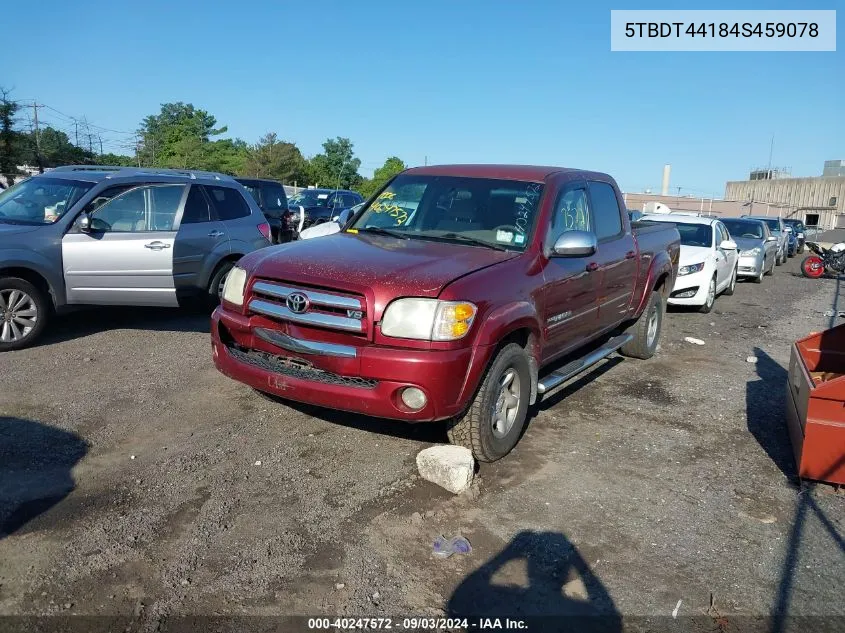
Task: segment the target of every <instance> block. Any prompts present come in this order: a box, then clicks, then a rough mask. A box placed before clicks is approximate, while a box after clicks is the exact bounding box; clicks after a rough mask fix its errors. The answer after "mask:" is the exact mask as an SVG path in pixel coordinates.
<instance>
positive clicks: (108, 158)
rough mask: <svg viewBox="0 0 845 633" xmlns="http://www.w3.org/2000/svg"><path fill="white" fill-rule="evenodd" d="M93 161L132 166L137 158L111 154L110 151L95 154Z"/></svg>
mask: <svg viewBox="0 0 845 633" xmlns="http://www.w3.org/2000/svg"><path fill="white" fill-rule="evenodd" d="M94 162H95V163H96V164H97V165H113V166H117V167H134V166H137V165H138V160H137V159H136V158H133V157H132V156H124V155H123V154H112V153H111V152H109V153H106V154H100V155H99V156H95V157H94Z"/></svg>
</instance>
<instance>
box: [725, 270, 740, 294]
mask: <svg viewBox="0 0 845 633" xmlns="http://www.w3.org/2000/svg"><path fill="white" fill-rule="evenodd" d="M738 272H739V269H738V268H734V271H733V275H731V281H730V283H729V284H728V287H727V288H725V289H724V290H723V291H722V294H723V295H725V296H727V297H730V296H731V295H732V294H733V293H734V290H736V276H737V273H738Z"/></svg>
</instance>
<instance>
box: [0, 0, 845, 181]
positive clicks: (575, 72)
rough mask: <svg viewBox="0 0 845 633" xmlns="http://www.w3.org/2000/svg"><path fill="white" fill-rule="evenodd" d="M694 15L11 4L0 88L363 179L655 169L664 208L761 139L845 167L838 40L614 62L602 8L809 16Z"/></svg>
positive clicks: (50, 117) (493, 0)
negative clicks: (212, 126) (335, 167)
mask: <svg viewBox="0 0 845 633" xmlns="http://www.w3.org/2000/svg"><path fill="white" fill-rule="evenodd" d="M705 4H706V6H702V4H697V5H696V4H691V3H684V2H674V3H666V2H649V3H647V4H639V3H631V2H622V1H619V2H614V3H613V4H612V5H610V4H604V3H602V2H601V1H594V2H589V3H566V2H563V1H562V0H559V1H543V2H541V1H539V0H533V1H532V0H526V1H525V2H513V1H511V2H503V1H500V0H487V1H476V0H467V1H464V2H445V1H441V0H425V1H419V0H418V1H417V2H395V1H393V2H382V1H381V0H379V1H368V0H363V1H362V2H355V3H353V2H343V1H326V0H308V1H305V2H303V1H297V2H291V1H285V0H282V1H272V0H264V1H261V0H252V1H250V0H241V1H240V2H238V3H223V2H221V3H209V2H204V3H188V2H177V1H174V2H164V1H157V0H156V1H149V0H148V1H146V2H143V3H113V2H110V3H105V2H101V3H95V2H83V1H79V0H77V1H74V2H55V1H52V0H50V1H47V0H41V1H39V2H37V3H36V2H33V3H24V2H14V3H11V5H9V6H6V7H4V10H3V16H2V21H3V23H4V27H5V28H3V37H2V38H0V59H3V60H4V63H3V66H2V70H0V85H3V86H5V87H7V88H13V89H14V92H13V97H14V98H17V99H21V100H23V99H33V98H35V99H38V101H39V102H40V103H44V104H47V105H49V106H51V107H52V108H55V109H56V110H58V111H60V112H62V113H65V114H68V115H71V116H74V117H82V116H85V117H87V119H88V120H89V121H90V122H92V123H94V124H96V125H98V126H102V127H105V128H110V129H112V130H118V131H124V130H130V131H131V130H134V129H136V128H137V126H138V123H139V122H140V121H141V119H142V118H143V117H144V116H145V115H147V114H151V113H154V112H157V111H158V109H159V105H160V104H161V103H164V102H168V101H185V102H190V103H193V104H194V105H195V106H197V107H202V108H204V109H206V110H208V111H209V112H211V113H212V114H214V115H215V116H216V117H217V120H218V122H219V123H220V124H225V125H228V127H229V132H228V133H229V135H231V136H237V137H241V138H243V139H245V140H247V141H249V142H254V141H255V140H256V139H257V138H258V137H259V136H260V135H261V134H263V133H265V132H267V131H275V132H277V133H278V134H279V136H280V137H281V138H284V139H287V140H290V141H293V142H295V143H297V145H299V147H300V148H301V149H302V151H303V153H305V154H306V155H311V154H314V153H317V152H319V151H320V149H321V147H320V145H321V143H322V141H323V140H325V139H326V138H327V137H334V136H347V137H349V138H350V139H352V141H353V142H354V143H355V150H356V153H357V155H358V156H359V157H360V158H361V160H362V163H363V165H362V170H361V171H362V172H363V173H364V174H365V175H370V174H371V172H372V169H373V168H374V167H377V166H379V165H380V164H381V163H382V162H383V161H384V159H385V158H386V157H387V156H390V155H397V156H399V157H400V158H402V159H403V160H404V161H405V162H406V163H408V164H409V165H416V164H422V163H423V162H424V160H425V159H426V157H428V161H429V163H446V162H514V163H540V164H554V165H563V166H570V167H583V168H589V169H596V170H600V171H606V172H609V173H611V174H612V175H614V176H615V177H616V178H617V180H618V181H619V182H620V185H621V186H622V187H623V189H626V190H628V191H641V190H643V189H645V188H646V187H651V188H659V185H660V179H661V173H662V167H663V164H664V163H666V162H668V163H671V164H672V187H673V190H674V192H677V187H678V186H680V187H681V188H682V189H681V193H682V194H696V195H701V194H716V195H721V194H722V193H723V191H724V183H725V181H726V180H734V179H743V178H745V177H746V176H747V172H748V170H749V168H750V167H752V166H763V165H765V164H766V163H767V162H768V157H769V143H770V140H771V137H772V135H774V156H773V164H775V165H777V166H790V167H791V168H792V171H793V174H795V175H818V174H820V173H821V169H822V163H823V161H824V160H826V159H840V158H845V120H843V104H845V81H843V77H845V53H843V51H842V49H843V44H842V38H841V37H840V38H839V46H838V48H839V51H838V52H836V53H677V52H675V53H612V52H610V26H609V25H610V9H611V7H612V8H616V9H623V8H627V9H637V8H646V9H660V8H691V9H692V8H708V9H712V8H726V9H727V8H743V9H751V8H768V9H798V8H802V5H803V4H804V3H803V2H799V1H797V0H796V1H795V2H792V3H786V2H780V1H773V2H766V3H759V2H745V3H744V4H743V5H742V6H741V7H735V6H732V3H729V2H708V3H705ZM837 4H838V3H837V2H833V1H830V0H821V1H818V2H814V3H813V7H812V8H814V9H833V8H837V7H836V5H837ZM839 13H840V15H839V16H837V17H838V22H839V25H838V26H839V27H840V28H839V31H840V32H842V30H843V29H842V13H843V12H842V11H840V12H839ZM40 115H41V118H42V120H46V121H48V122H54V123H56V124H59V125H62V124H63V125H64V126H65V128H66V129H72V127H73V126H72V124H71V123H70V122H69V121H68V119H66V118H64V117H62V116H61V115H59V114H58V113H56V112H54V111H52V110H47V109H44V110H41V111H40ZM102 135H103V137H104V138H105V139H106V143H107V145H108V144H109V143H110V142H112V141H113V140H116V139H119V138H123V137H122V136H121V135H119V134H116V133H113V132H102Z"/></svg>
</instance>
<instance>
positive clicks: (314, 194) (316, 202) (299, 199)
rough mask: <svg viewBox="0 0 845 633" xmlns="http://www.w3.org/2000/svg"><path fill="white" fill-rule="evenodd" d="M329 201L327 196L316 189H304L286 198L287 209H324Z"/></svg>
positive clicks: (326, 193)
mask: <svg viewBox="0 0 845 633" xmlns="http://www.w3.org/2000/svg"><path fill="white" fill-rule="evenodd" d="M328 201H329V194H328V192H325V191H317V190H316V189H305V190H303V191H300V192H299V193H297V194H294V195H293V196H291V197H290V198H288V206H289V207H325V206H326V205H327V204H328Z"/></svg>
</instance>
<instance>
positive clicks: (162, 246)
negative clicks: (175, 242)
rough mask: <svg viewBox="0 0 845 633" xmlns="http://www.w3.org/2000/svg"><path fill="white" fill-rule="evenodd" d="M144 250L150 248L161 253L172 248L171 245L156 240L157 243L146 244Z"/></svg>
mask: <svg viewBox="0 0 845 633" xmlns="http://www.w3.org/2000/svg"><path fill="white" fill-rule="evenodd" d="M144 248H149V249H150V250H154V251H160V250H162V249H165V248H170V244H165V243H164V242H159V241H158V240H156V241H155V242H150V243H149V244H144Z"/></svg>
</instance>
